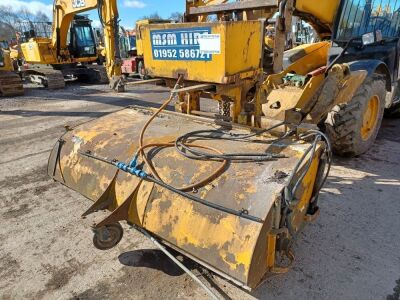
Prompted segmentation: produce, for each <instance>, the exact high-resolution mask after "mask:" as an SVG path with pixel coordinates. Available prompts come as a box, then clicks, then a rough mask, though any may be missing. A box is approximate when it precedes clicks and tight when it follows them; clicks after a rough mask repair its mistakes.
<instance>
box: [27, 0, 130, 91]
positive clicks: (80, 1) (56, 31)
mask: <svg viewBox="0 0 400 300" xmlns="http://www.w3.org/2000/svg"><path fill="white" fill-rule="evenodd" d="M96 8H97V9H98V11H99V17H100V21H101V24H102V26H103V29H104V44H105V45H104V48H105V52H106V62H105V67H106V71H105V70H104V67H103V66H97V65H92V64H89V63H92V62H95V61H96V60H97V59H98V52H97V50H96V43H95V38H94V33H93V30H92V27H91V25H90V20H88V19H87V18H85V17H84V16H80V15H78V14H79V13H82V12H86V11H88V10H92V9H96ZM53 10H54V11H53V26H52V27H53V28H52V36H51V38H47V37H36V36H34V37H31V38H30V39H29V40H28V41H27V42H25V43H22V44H21V49H22V52H23V55H24V59H25V61H26V62H27V63H29V64H30V65H33V66H34V65H39V68H35V67H30V68H29V69H28V70H26V71H25V75H26V76H28V77H30V79H31V80H32V81H34V82H39V83H43V84H44V85H45V86H47V87H49V88H62V87H64V85H65V83H64V77H66V78H84V79H85V80H86V81H88V82H92V83H96V82H97V83H104V82H107V81H108V80H109V83H110V87H111V88H112V89H115V90H119V91H121V90H123V84H122V76H121V58H120V55H119V47H118V28H119V27H118V10H117V4H116V0H72V1H61V0H55V1H54V8H53ZM47 66H50V67H47ZM107 77H108V78H107Z"/></svg>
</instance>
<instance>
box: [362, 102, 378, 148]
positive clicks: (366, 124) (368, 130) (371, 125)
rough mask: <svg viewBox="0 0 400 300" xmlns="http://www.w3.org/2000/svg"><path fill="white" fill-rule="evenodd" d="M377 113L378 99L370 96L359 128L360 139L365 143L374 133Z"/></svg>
mask: <svg viewBox="0 0 400 300" xmlns="http://www.w3.org/2000/svg"><path fill="white" fill-rule="evenodd" d="M378 112H379V97H378V96H376V95H375V96H372V97H371V99H369V101H368V103H367V109H366V110H365V112H364V115H363V125H362V127H361V138H362V139H363V140H364V141H366V140H368V139H369V138H370V137H371V136H372V133H373V132H374V131H375V128H376V124H377V123H378Z"/></svg>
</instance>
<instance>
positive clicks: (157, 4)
mask: <svg viewBox="0 0 400 300" xmlns="http://www.w3.org/2000/svg"><path fill="white" fill-rule="evenodd" d="M67 1H72V0H67ZM117 1H118V9H119V14H120V19H121V25H122V26H124V27H129V28H133V27H134V25H135V22H136V20H137V19H139V18H141V17H142V16H145V15H150V14H152V13H155V12H157V13H158V14H159V15H161V17H163V18H168V17H169V16H170V15H171V13H173V12H176V11H179V12H183V10H184V4H185V2H184V0H172V1H168V0H117ZM52 3H53V0H0V5H7V6H11V7H12V8H14V9H15V10H18V9H20V8H24V7H25V8H28V9H29V10H30V11H32V12H38V11H41V12H43V13H45V14H47V15H48V16H49V17H50V18H51V12H52ZM88 13H89V12H88ZM89 14H90V17H91V19H92V20H94V25H96V24H98V17H97V12H96V11H91V12H90V13H89Z"/></svg>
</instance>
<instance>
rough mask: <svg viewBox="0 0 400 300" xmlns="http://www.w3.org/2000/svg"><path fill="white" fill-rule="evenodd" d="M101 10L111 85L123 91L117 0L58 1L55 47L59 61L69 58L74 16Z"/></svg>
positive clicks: (56, 2) (55, 4)
mask: <svg viewBox="0 0 400 300" xmlns="http://www.w3.org/2000/svg"><path fill="white" fill-rule="evenodd" d="M96 8H97V9H98V12H99V18H100V22H101V24H102V27H103V30H104V46H105V51H106V69H107V75H108V77H109V79H110V86H111V88H113V89H118V90H120V89H121V87H123V85H122V72H121V55H120V51H119V39H118V28H119V26H118V22H119V20H118V17H119V16H118V9H117V0H71V1H63V0H55V1H54V7H53V35H52V46H53V48H54V49H56V53H57V60H59V61H60V60H63V58H64V57H67V56H69V51H68V46H67V37H68V30H69V27H70V24H71V22H72V20H73V18H74V16H75V15H76V14H78V13H82V12H85V11H88V10H92V9H96Z"/></svg>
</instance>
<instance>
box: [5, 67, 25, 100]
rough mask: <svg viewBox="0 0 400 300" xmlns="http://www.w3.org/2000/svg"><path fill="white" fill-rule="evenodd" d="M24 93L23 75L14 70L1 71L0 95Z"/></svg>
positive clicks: (8, 95) (19, 94)
mask: <svg viewBox="0 0 400 300" xmlns="http://www.w3.org/2000/svg"><path fill="white" fill-rule="evenodd" d="M23 94H24V88H23V85H22V80H21V77H19V76H18V74H16V73H15V72H13V71H0V96H4V97H10V96H21V95H23Z"/></svg>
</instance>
